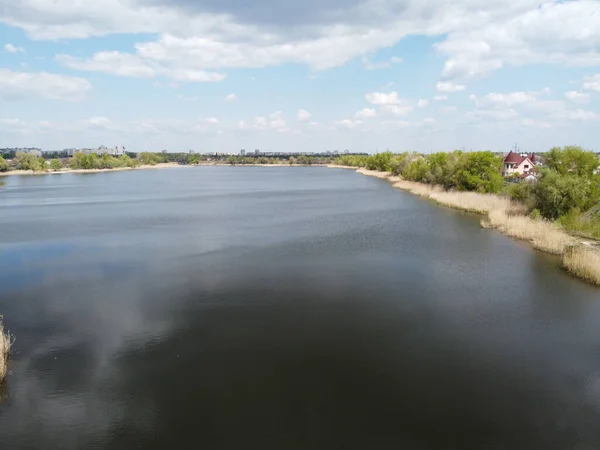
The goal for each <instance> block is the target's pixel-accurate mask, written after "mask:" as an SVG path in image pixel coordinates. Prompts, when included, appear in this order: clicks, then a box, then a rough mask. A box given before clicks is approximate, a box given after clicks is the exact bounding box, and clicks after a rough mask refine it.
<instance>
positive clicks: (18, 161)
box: [15, 152, 46, 172]
mask: <svg viewBox="0 0 600 450" xmlns="http://www.w3.org/2000/svg"><path fill="white" fill-rule="evenodd" d="M15 165H16V166H17V169H20V170H33V171H34V172H39V171H42V170H44V169H45V168H46V167H45V166H46V163H45V161H44V159H43V158H41V157H39V158H38V157H37V156H35V155H34V154H32V153H25V152H17V155H16V156H15Z"/></svg>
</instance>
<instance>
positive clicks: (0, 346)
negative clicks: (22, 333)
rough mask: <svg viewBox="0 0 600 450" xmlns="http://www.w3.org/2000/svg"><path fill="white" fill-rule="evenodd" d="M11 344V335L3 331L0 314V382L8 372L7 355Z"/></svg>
mask: <svg viewBox="0 0 600 450" xmlns="http://www.w3.org/2000/svg"><path fill="white" fill-rule="evenodd" d="M11 345H12V337H11V335H10V334H9V333H8V332H5V331H4V324H3V323H2V316H0V384H2V382H3V381H4V380H5V379H6V375H7V374H8V357H9V355H10V347H11Z"/></svg>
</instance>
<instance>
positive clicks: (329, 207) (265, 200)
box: [0, 167, 600, 450]
mask: <svg viewBox="0 0 600 450" xmlns="http://www.w3.org/2000/svg"><path fill="white" fill-rule="evenodd" d="M5 181H6V183H5V185H4V186H3V187H1V188H0V254H1V258H0V312H1V313H2V314H4V315H5V322H6V325H7V327H8V328H10V330H11V331H12V332H14V334H15V335H16V336H17V342H16V346H15V350H16V355H15V357H14V359H13V362H12V365H11V376H10V378H9V380H8V384H7V386H6V388H5V390H4V399H3V403H2V405H1V406H0V448H2V449H11V450H12V449H39V448H44V449H84V448H85V449H88V448H90V449H91V448H93V449H128V450H129V449H134V448H140V449H141V448H143V449H165V448H173V449H179V448H202V449H236V450H237V449H245V448H252V449H253V448H256V449H273V450H281V449H299V450H300V449H302V450H305V449H323V450H329V449H340V450H342V449H343V450H347V449H365V450H371V449H394V450H397V449H407V450H425V449H427V450H433V449H440V450H441V449H443V450H449V449H457V450H458V449H460V450H465V449H466V450H468V449H473V450H487V449H489V450H498V449H510V450H515V449H527V450H532V449H544V450H553V449H561V450H563V449H577V450H581V449H598V448H600V290H599V289H597V288H593V287H591V286H588V285H586V284H584V283H582V282H580V281H578V280H576V279H574V278H571V277H569V276H568V275H566V274H565V273H563V272H562V271H561V269H560V267H559V261H558V259H556V258H554V257H551V256H548V255H545V254H542V253H539V252H535V251H533V250H531V249H530V248H529V247H528V246H527V245H525V244H523V243H519V242H516V241H513V240H511V239H509V238H506V237H504V236H502V235H500V234H498V233H496V232H494V231H491V230H484V229H482V228H480V226H479V218H478V217H476V216H473V215H470V214H465V213H461V212H458V211H453V210H449V209H445V208H441V207H438V206H435V205H432V204H430V203H428V202H427V201H425V200H423V199H420V198H418V197H415V196H412V195H410V194H406V193H404V192H400V191H397V190H395V189H393V188H391V187H390V186H389V185H388V184H387V183H386V182H383V181H381V180H377V179H372V178H368V177H363V176H359V175H357V174H354V173H353V172H351V171H344V170H328V169H323V168H260V167H253V168H238V167H204V168H186V169H164V170H156V171H135V172H116V173H101V174H92V175H76V174H69V175H60V176H43V177H8V178H6V179H5Z"/></svg>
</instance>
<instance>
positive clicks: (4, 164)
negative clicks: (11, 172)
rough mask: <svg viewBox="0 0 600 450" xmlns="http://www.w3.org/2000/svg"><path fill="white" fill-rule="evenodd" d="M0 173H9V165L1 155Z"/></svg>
mask: <svg viewBox="0 0 600 450" xmlns="http://www.w3.org/2000/svg"><path fill="white" fill-rule="evenodd" d="M0 172H8V163H7V162H6V160H5V159H4V157H3V156H2V155H0Z"/></svg>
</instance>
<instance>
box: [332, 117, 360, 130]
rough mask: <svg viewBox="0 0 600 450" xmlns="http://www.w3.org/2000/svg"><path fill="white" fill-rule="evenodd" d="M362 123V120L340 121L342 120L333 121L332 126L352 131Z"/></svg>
mask: <svg viewBox="0 0 600 450" xmlns="http://www.w3.org/2000/svg"><path fill="white" fill-rule="evenodd" d="M362 123H363V121H362V120H351V119H342V120H337V121H335V122H334V125H337V126H340V127H344V128H349V129H352V128H356V127H358V126H359V125H362Z"/></svg>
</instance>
